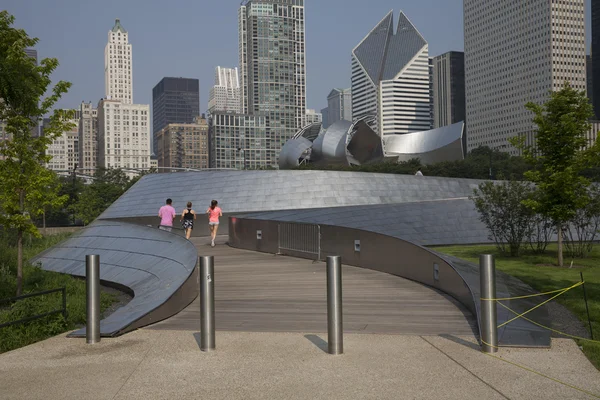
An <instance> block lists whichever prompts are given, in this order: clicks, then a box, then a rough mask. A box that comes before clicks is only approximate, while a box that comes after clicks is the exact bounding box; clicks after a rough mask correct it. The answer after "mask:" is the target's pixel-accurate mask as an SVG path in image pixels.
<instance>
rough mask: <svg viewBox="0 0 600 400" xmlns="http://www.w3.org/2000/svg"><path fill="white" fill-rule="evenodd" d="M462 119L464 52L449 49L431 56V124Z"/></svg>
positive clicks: (442, 123)
mask: <svg viewBox="0 0 600 400" xmlns="http://www.w3.org/2000/svg"><path fill="white" fill-rule="evenodd" d="M464 120H465V53H462V52H459V51H450V52H448V53H444V54H441V55H439V56H437V57H434V58H433V123H434V125H433V126H434V128H439V127H442V126H446V125H451V124H454V123H457V122H460V121H464Z"/></svg>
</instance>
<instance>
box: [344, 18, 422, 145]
mask: <svg viewBox="0 0 600 400" xmlns="http://www.w3.org/2000/svg"><path fill="white" fill-rule="evenodd" d="M430 102H431V101H430V83H429V47H428V44H427V41H426V40H425V39H424V38H423V36H421V34H420V33H419V32H418V31H417V29H416V28H415V26H414V25H413V24H412V23H411V22H410V21H409V20H408V18H407V17H406V15H405V14H404V13H402V12H401V13H400V17H399V20H398V27H397V29H396V31H395V32H394V15H393V11H390V12H389V13H388V14H387V15H386V16H385V17H384V18H383V19H382V20H381V22H379V24H377V26H375V28H373V30H372V31H371V32H370V33H369V34H368V35H367V36H366V37H365V38H364V39H363V40H362V41H361V42H360V43H359V44H358V45H357V46H356V47H355V48H354V50H352V117H353V118H354V119H357V118H362V117H365V116H368V115H372V116H375V117H376V122H375V126H374V127H373V128H374V129H375V131H376V132H377V133H379V135H394V134H402V133H410V132H419V131H426V130H428V129H431V125H432V121H431V104H430Z"/></svg>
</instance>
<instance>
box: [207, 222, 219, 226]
mask: <svg viewBox="0 0 600 400" xmlns="http://www.w3.org/2000/svg"><path fill="white" fill-rule="evenodd" d="M208 225H209V226H216V225H219V223H218V222H209V223H208Z"/></svg>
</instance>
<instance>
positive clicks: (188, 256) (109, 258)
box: [32, 221, 198, 336]
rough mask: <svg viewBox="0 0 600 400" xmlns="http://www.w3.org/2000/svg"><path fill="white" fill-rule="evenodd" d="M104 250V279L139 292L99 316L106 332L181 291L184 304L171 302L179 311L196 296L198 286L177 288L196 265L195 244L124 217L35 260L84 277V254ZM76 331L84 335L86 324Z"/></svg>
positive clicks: (148, 312) (87, 230)
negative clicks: (190, 289)
mask: <svg viewBox="0 0 600 400" xmlns="http://www.w3.org/2000/svg"><path fill="white" fill-rule="evenodd" d="M87 254H98V255H100V279H101V280H102V281H105V282H112V283H113V284H116V285H118V286H124V287H127V288H129V289H131V290H132V291H133V293H134V298H133V299H132V300H131V301H130V302H129V303H128V304H127V305H125V306H123V307H121V308H119V309H118V310H116V311H115V312H114V313H113V314H111V315H110V316H109V317H108V318H106V319H104V320H102V321H101V322H100V334H101V335H102V336H115V335H118V334H120V333H123V332H125V331H127V330H128V327H130V326H132V325H136V327H139V324H136V323H137V322H139V321H140V320H142V319H144V318H145V319H146V320H147V321H148V323H150V322H158V321H159V320H160V319H158V317H157V318H152V317H150V318H148V316H149V315H151V314H152V312H154V311H156V310H159V309H160V307H161V306H163V305H164V304H165V303H166V302H167V301H168V300H169V299H170V298H171V297H173V296H176V295H178V297H177V300H178V302H179V304H174V305H171V307H170V309H171V311H170V313H167V314H165V310H161V312H160V313H159V314H160V315H161V317H162V318H165V317H166V316H170V315H174V314H175V313H177V312H179V311H181V310H182V309H183V308H185V307H186V306H187V305H188V304H189V303H190V302H191V301H193V299H194V298H195V297H196V296H197V290H198V288H197V287H194V289H195V292H193V293H191V294H190V293H187V294H183V295H182V294H178V290H179V289H180V288H181V287H182V285H184V283H185V282H186V281H187V280H188V279H189V278H190V277H191V276H192V274H193V272H194V269H195V267H196V260H197V255H198V253H197V251H196V248H195V247H194V245H193V244H192V243H191V242H189V241H188V240H186V239H185V238H182V237H180V236H177V235H175V234H171V233H168V232H165V231H161V230H158V229H152V228H148V227H144V226H137V225H132V224H127V223H123V222H107V221H98V222H95V223H94V224H92V225H90V226H89V227H87V228H85V229H83V230H82V231H80V232H79V233H78V234H76V235H75V236H73V237H71V238H70V239H68V240H66V241H65V242H63V243H60V244H58V245H56V246H54V247H52V248H51V249H49V250H47V251H45V252H43V253H41V254H39V255H38V256H36V257H35V258H34V259H32V262H33V263H41V265H42V268H44V269H45V270H49V271H55V272H60V273H64V274H69V275H74V276H81V277H85V256H86V255H87ZM73 335H74V336H80V335H85V329H82V330H79V331H77V332H75V333H74V334H73Z"/></svg>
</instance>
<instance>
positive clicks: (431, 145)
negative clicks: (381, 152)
mask: <svg viewBox="0 0 600 400" xmlns="http://www.w3.org/2000/svg"><path fill="white" fill-rule="evenodd" d="M463 130H464V123H463V122H458V123H456V124H452V125H449V126H444V127H442V128H437V129H432V130H429V131H423V132H414V133H407V134H403V135H386V136H384V138H383V142H384V148H385V153H386V154H387V155H398V156H403V159H407V158H406V157H409V158H420V157H421V156H423V157H426V159H427V160H429V162H440V161H453V160H462V159H463V151H462V135H463Z"/></svg>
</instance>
